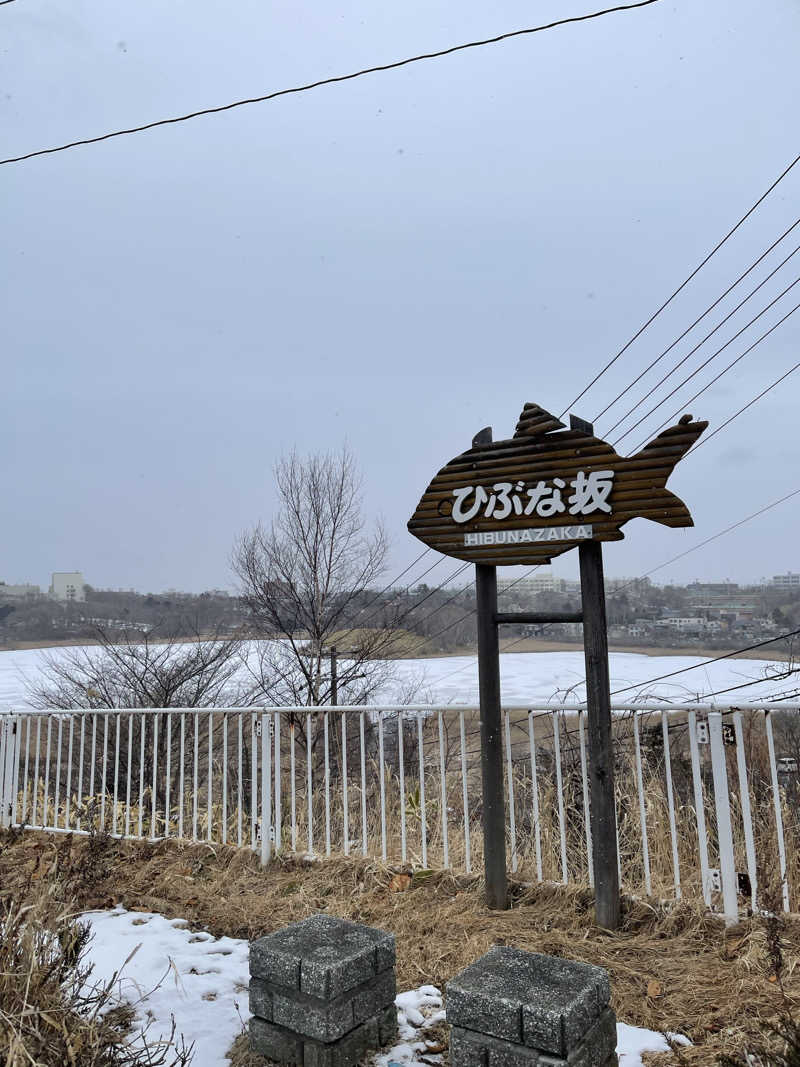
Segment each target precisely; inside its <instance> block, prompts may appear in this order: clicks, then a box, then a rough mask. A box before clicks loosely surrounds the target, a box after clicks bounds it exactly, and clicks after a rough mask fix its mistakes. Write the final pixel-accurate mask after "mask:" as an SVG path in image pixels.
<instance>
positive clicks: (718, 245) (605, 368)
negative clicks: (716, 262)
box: [558, 155, 800, 419]
mask: <svg viewBox="0 0 800 1067" xmlns="http://www.w3.org/2000/svg"><path fill="white" fill-rule="evenodd" d="M798 163H800V155H797V156H795V157H794V159H793V160H792V162H791V163H790V164H789V166H788V167H786V168H785V170H783V171H781V173H780V174H779V175H778V177H777V178H776V179H775V181H774V182H773V183H772V184H771V185H770V187H769V188H768V189H767V190H766V192H764V193H762V194H761V196H760V197H759V198H758V200H756V202H755V203H754V204H753V205H752V206H751V207H749V208H748V209H747V211H746V212H745V213H744V215H742V217H741V218H740V219H739V221H738V222H737V223H736V224H735V225H734V226H732V227H731V229H730V230H728V232H727V233H726V234H725V236H724V237H723V238H722V240H720V241H718V242H717V243H716V244H715V245H714V247H713V248H712V249H711V251H710V252H709V253H708V255H707V256H706V257H705V258H704V259H702V260H701V261H700V263H698V265H697V266H696V267H695V268H694V270H693V271H692V272H691V274H689V275H688V276H687V277H686V278H684V280H683V281H682V282H681V284H680V285H679V286H678V288H677V289H675V291H674V292H673V293H672V294H671V295H670V296H668V297H667V299H666V300H665V301H664V303H663V304H661V306H660V307H659V308H657V309H656V311H654V312H653V314H652V315H651V316H650V318H649V319H648V320H647V322H645V323H644V324H643V325H642V326H640V327H639V329H638V330H637V331H636V333H635V334H634V335H633V337H631V339H630V340H629V341H627V342H626V343H625V344H624V345H623V346H622V348H621V349H620V350H619V352H617V354H616V355H615V356H612V357H611V359H610V360H609V361H608V362H607V363H606V364H605V366H603V367H602V368H601V369H600V370H599V371H598V373H597V374H596V375H595V376H594V378H592V380H591V381H590V382H589V384H588V385H587V386H586V387H585V388H584V389H582V390H581V392H580V393H578V395H577V396H576V397H575V398H574V399H573V400H571V401H570V403H569V404H567V406H566V407H565V408H564V410H563V411H562V412H561V414H560V415H559V416H558V417H559V418H560V419H563V418H564V416H565V415H566V413H567V412H568V411H569V410H570V408H572V407H574V406H575V404H577V402H578V401H579V400H580V399H581V398H582V397H584V396H585V395H586V394H587V393H588V392H589V390H590V389H591V388H592V386H593V385H594V384H595V383H596V382H599V381H600V379H601V378H602V377H603V375H604V374H605V373H606V371H608V370H610V369H611V367H613V365H614V364H615V363H616V362H617V360H618V359H619V358H620V357H621V356H623V355H624V354H625V353H626V352H627V351H628V349H629V348H630V347H631V345H632V344H633V343H634V341H637V340H638V339H639V338H640V337H641V336H642V334H643V333H644V331H645V330H646V329H647V328H648V327H649V326H650V325H651V324H652V323H653V322H655V320H656V319H657V318H658V316H659V315H660V314H661V312H662V311H665V310H666V308H668V307H669V305H670V304H671V303H672V301H673V300H674V299H675V297H676V296H678V295H679V294H680V293H682V292H683V290H684V289H685V288H686V286H687V285H688V284H689V282H690V281H691V280H692V279H693V278H695V277H696V276H697V275H698V274H699V273H700V271H701V270H702V269H703V267H704V266H705V265H706V263H708V261H709V260H710V259H711V258H712V257H713V256H715V255H716V254H717V252H719V250H720V248H722V246H723V245H724V244H726V242H727V241H729V240H730V239H731V237H733V235H734V234H735V233H736V231H737V230H738V229H739V228H740V226H743V225H744V223H745V222H746V221H747V220H748V219H749V218H750V216H751V215H752V214H753V212H754V211H756V210H757V209H758V208H759V207H760V205H761V204H762V203H763V202H764V201H765V200H766V199H767V197H768V196H769V194H770V193H771V192H772V191H773V189H775V188H776V187H777V186H778V185H780V183H781V182H782V181H783V179H784V178H785V177H786V176H787V174H789V172H790V171H791V170H792V169H793V168H794V167H795V166H796V165H797V164H798Z"/></svg>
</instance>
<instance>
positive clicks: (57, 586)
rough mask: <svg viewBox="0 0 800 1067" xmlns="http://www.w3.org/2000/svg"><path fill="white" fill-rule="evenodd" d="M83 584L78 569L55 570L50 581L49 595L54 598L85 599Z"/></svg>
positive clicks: (64, 599)
mask: <svg viewBox="0 0 800 1067" xmlns="http://www.w3.org/2000/svg"><path fill="white" fill-rule="evenodd" d="M85 584H86V582H85V581H84V578H83V575H82V574H81V572H80V571H55V572H54V574H53V577H52V580H51V582H50V596H51V597H52V598H53V599H54V600H63V601H69V600H75V601H80V600H85V599H86V594H85V593H84V591H83V587H84V585H85Z"/></svg>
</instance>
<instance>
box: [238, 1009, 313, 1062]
mask: <svg viewBox="0 0 800 1067" xmlns="http://www.w3.org/2000/svg"><path fill="white" fill-rule="evenodd" d="M250 1048H251V1049H252V1050H253V1052H257V1053H258V1054H259V1056H264V1057H266V1059H268V1060H275V1061H276V1062H277V1063H294V1064H297V1065H298V1067H303V1041H302V1038H299V1037H298V1036H297V1034H291V1033H289V1032H288V1031H287V1030H283V1029H282V1028H281V1027H280V1026H275V1025H273V1024H272V1023H268V1022H265V1021H264V1020H263V1019H259V1018H257V1017H256V1016H255V1015H254V1016H253V1018H252V1019H251V1020H250Z"/></svg>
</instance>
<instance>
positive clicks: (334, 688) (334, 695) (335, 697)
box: [331, 647, 339, 708]
mask: <svg viewBox="0 0 800 1067" xmlns="http://www.w3.org/2000/svg"><path fill="white" fill-rule="evenodd" d="M337 668H338V663H337V655H336V649H335V648H334V647H331V705H332V707H334V708H335V707H336V705H337V704H338V703H339V674H338V670H337Z"/></svg>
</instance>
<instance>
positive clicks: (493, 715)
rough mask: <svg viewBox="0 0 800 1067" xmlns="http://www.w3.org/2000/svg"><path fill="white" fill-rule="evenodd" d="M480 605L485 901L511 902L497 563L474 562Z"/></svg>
mask: <svg viewBox="0 0 800 1067" xmlns="http://www.w3.org/2000/svg"><path fill="white" fill-rule="evenodd" d="M475 595H476V601H477V608H478V685H479V689H480V703H481V776H482V780H483V812H482V819H483V860H484V869H485V877H486V903H487V905H488V906H489V907H490V908H494V909H495V910H498V911H504V910H505V909H506V908H507V907H508V881H507V877H506V810H505V792H504V787H503V733H502V728H501V720H500V648H499V644H498V640H497V622H496V619H495V616H496V614H497V568H496V567H492V566H489V565H487V564H485V563H476V564H475Z"/></svg>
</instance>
